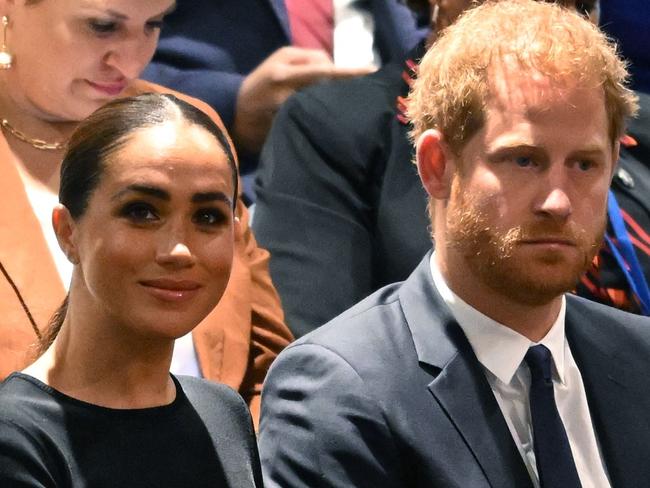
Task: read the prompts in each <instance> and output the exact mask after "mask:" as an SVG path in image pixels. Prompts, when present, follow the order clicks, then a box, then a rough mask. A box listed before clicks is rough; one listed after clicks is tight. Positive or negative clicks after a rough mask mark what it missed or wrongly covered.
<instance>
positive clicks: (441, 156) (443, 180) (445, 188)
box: [416, 129, 452, 200]
mask: <svg viewBox="0 0 650 488" xmlns="http://www.w3.org/2000/svg"><path fill="white" fill-rule="evenodd" d="M416 159H417V166H418V174H419V175H420V180H422V185H423V186H424V189H425V190H426V192H427V193H428V194H429V195H430V196H431V198H434V199H436V200H444V199H447V198H448V197H449V193H450V188H451V185H450V181H451V178H450V177H449V176H450V172H451V171H452V168H451V161H450V160H449V158H448V157H447V154H446V150H445V144H444V142H443V137H442V134H441V133H440V131H438V130H435V129H428V130H426V131H424V132H423V133H422V135H421V136H420V138H419V139H418V141H417V146H416Z"/></svg>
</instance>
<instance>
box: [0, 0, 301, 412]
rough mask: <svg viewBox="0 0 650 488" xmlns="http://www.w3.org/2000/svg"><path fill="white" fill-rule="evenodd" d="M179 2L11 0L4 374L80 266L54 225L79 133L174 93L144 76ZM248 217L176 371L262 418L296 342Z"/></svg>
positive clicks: (1, 278) (0, 106) (2, 46)
mask: <svg viewBox="0 0 650 488" xmlns="http://www.w3.org/2000/svg"><path fill="white" fill-rule="evenodd" d="M173 5H174V1H173V0H138V1H137V2H134V1H132V0H0V175H1V176H2V177H1V178H0V194H1V195H2V196H3V198H4V201H5V205H2V207H1V208H0V317H2V320H1V321H0V379H3V378H5V377H6V376H7V375H8V374H9V373H11V372H12V371H16V370H21V369H23V368H25V367H26V366H27V365H28V364H29V363H30V362H32V361H33V360H34V359H35V354H34V351H33V349H32V348H31V347H30V346H31V345H32V344H35V343H38V342H39V340H40V338H41V337H42V336H44V335H46V334H47V333H46V330H45V329H46V326H47V323H48V320H49V318H50V317H51V316H52V314H53V313H54V311H55V310H56V308H57V307H58V306H59V304H60V303H61V301H62V300H63V298H64V297H65V294H66V290H67V288H68V286H69V284H70V277H71V273H72V265H71V264H70V262H69V261H68V260H67V259H66V257H65V256H64V255H63V254H62V253H61V251H60V249H59V247H58V244H57V241H56V237H55V236H54V233H53V231H52V226H51V223H50V220H51V212H52V208H53V207H54V205H56V203H57V194H58V190H59V168H60V162H61V158H62V156H63V151H64V148H65V144H66V142H67V140H68V139H69V137H70V134H71V133H72V132H73V131H74V129H75V127H76V126H77V124H78V123H79V121H81V120H82V119H84V118H85V117H87V116H89V115H90V114H91V113H92V112H93V111H95V110H96V109H97V108H99V107H100V106H102V105H104V104H105V103H107V102H109V101H111V100H114V99H115V98H118V97H125V96H133V95H137V94H139V93H143V92H167V93H174V94H175V95H176V96H178V97H179V98H181V99H184V100H186V101H188V102H190V103H191V104H192V105H195V106H196V107H198V108H200V109H201V110H202V111H203V112H205V113H207V114H208V115H209V116H210V117H211V118H212V119H213V120H214V121H215V122H216V123H217V124H218V125H219V126H220V127H222V125H221V121H220V119H219V117H218V116H217V114H216V113H215V112H214V111H213V110H212V109H211V108H210V107H209V106H207V105H206V104H204V103H202V102H200V101H198V100H196V99H192V98H190V97H187V96H184V95H181V94H178V93H175V92H173V91H171V90H168V89H166V88H164V87H161V86H158V85H154V84H152V83H148V82H146V81H143V80H140V79H138V76H139V75H140V73H141V72H142V70H143V69H144V67H145V66H146V65H147V63H148V62H149V60H150V59H151V56H152V55H153V53H154V50H155V48H156V44H157V41H158V35H159V31H160V27H161V25H162V23H163V19H164V17H165V15H166V13H167V12H168V11H169V10H170V9H171V8H173ZM236 215H237V216H238V217H239V219H240V221H241V222H240V225H239V229H240V232H238V233H237V234H236V236H235V251H234V252H235V255H234V260H233V268H232V276H231V280H230V283H229V285H228V287H227V289H226V292H225V294H224V297H223V298H222V300H221V301H220V302H219V305H218V306H217V307H215V309H214V310H212V311H211V312H210V314H209V315H208V316H207V317H206V318H205V319H204V320H203V321H202V322H201V323H200V324H199V325H198V326H197V327H196V328H195V329H194V330H193V332H192V333H191V334H188V335H186V336H184V337H182V338H180V339H179V340H178V341H177V342H176V348H175V350H174V357H173V360H172V371H174V372H177V373H179V374H189V375H194V376H200V377H204V378H206V379H210V380H214V381H219V382H223V383H226V384H228V385H229V386H232V387H233V388H235V389H237V390H238V391H239V392H240V393H241V394H242V396H243V397H244V398H245V400H246V402H247V403H248V405H249V407H250V409H251V412H252V414H253V419H254V420H255V421H257V417H258V415H259V395H260V390H261V385H262V381H263V379H264V376H265V375H266V371H267V370H268V368H269V366H270V364H271V362H272V361H273V359H274V358H275V357H276V356H277V354H278V352H279V351H280V350H282V348H283V347H284V346H286V345H287V344H288V343H289V341H290V340H291V334H290V333H289V331H288V329H287V328H286V326H285V325H284V322H283V314H282V309H281V305H280V301H279V299H278V296H277V294H276V292H275V289H274V288H273V285H272V284H271V280H270V277H269V273H268V260H269V254H268V253H267V252H266V251H265V250H263V249H260V248H259V247H258V246H257V243H256V241H255V238H254V237H253V234H252V233H251V230H250V227H249V225H248V212H247V210H246V208H245V206H244V204H243V203H242V201H241V199H240V198H238V199H237V206H236Z"/></svg>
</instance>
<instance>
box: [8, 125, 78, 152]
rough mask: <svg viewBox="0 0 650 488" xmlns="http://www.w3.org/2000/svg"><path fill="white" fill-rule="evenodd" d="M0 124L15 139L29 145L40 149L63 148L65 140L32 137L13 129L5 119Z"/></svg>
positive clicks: (56, 149)
mask: <svg viewBox="0 0 650 488" xmlns="http://www.w3.org/2000/svg"><path fill="white" fill-rule="evenodd" d="M0 126H2V128H3V129H4V130H6V131H7V132H9V134H11V135H12V136H14V137H15V138H16V139H18V140H21V141H23V142H26V143H27V144H29V145H30V146H32V147H34V148H36V149H40V150H42V151H59V150H61V149H64V148H65V142H47V141H44V140H42V139H34V138H32V137H29V136H27V135H25V134H24V133H23V132H20V131H19V130H18V129H15V128H14V127H13V126H12V125H11V124H10V123H9V121H8V120H7V119H2V120H0Z"/></svg>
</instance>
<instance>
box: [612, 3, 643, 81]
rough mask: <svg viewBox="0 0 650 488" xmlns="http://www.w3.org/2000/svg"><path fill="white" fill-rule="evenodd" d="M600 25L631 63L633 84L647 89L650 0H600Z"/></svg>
mask: <svg viewBox="0 0 650 488" xmlns="http://www.w3.org/2000/svg"><path fill="white" fill-rule="evenodd" d="M600 11H601V15H600V24H601V27H602V28H603V30H605V32H607V33H608V34H610V35H611V36H612V37H614V39H616V41H617V42H618V44H619V48H620V50H621V53H622V54H623V56H624V57H625V58H626V59H628V60H629V61H630V63H631V65H630V71H631V72H632V86H633V88H634V89H635V90H641V91H644V92H650V1H648V0H603V1H601V2H600Z"/></svg>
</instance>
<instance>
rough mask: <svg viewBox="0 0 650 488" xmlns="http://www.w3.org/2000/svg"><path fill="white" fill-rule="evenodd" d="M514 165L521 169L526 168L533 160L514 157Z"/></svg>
mask: <svg viewBox="0 0 650 488" xmlns="http://www.w3.org/2000/svg"><path fill="white" fill-rule="evenodd" d="M514 161H515V164H516V165H517V166H519V167H521V168H526V167H528V166H531V165H532V164H533V160H532V159H531V158H529V157H528V156H516V157H515V158H514Z"/></svg>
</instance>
